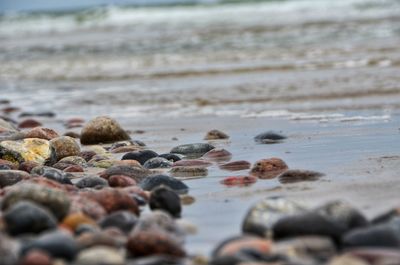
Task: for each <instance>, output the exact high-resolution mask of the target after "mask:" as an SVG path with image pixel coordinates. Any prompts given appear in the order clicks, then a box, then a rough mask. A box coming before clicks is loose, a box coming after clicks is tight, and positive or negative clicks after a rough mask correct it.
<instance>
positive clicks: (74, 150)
mask: <svg viewBox="0 0 400 265" xmlns="http://www.w3.org/2000/svg"><path fill="white" fill-rule="evenodd" d="M50 144H51V146H52V148H54V151H55V153H56V156H57V161H59V160H60V159H62V158H64V157H68V156H77V155H79V153H80V152H81V148H80V147H79V145H78V143H77V142H76V141H75V139H74V138H72V137H69V136H61V137H57V138H54V139H52V140H50Z"/></svg>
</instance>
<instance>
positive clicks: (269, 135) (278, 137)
mask: <svg viewBox="0 0 400 265" xmlns="http://www.w3.org/2000/svg"><path fill="white" fill-rule="evenodd" d="M285 139H286V136H284V135H282V134H279V133H277V132H274V131H268V132H264V133H260V134H258V135H257V136H255V137H254V141H256V142H257V143H262V144H274V143H280V142H282V141H283V140H285Z"/></svg>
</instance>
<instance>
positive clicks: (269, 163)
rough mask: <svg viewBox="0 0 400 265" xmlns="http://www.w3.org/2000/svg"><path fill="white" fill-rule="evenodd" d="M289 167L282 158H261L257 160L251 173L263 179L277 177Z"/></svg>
mask: <svg viewBox="0 0 400 265" xmlns="http://www.w3.org/2000/svg"><path fill="white" fill-rule="evenodd" d="M287 169H288V166H287V165H286V163H285V162H284V161H283V160H282V159H280V158H275V157H273V158H270V159H261V160H259V161H257V162H256V163H255V164H254V165H253V167H252V169H251V171H250V173H251V174H252V175H253V176H256V177H259V178H261V179H271V178H275V177H276V176H278V175H279V174H281V173H283V172H284V171H286V170H287Z"/></svg>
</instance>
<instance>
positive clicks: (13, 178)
mask: <svg viewBox="0 0 400 265" xmlns="http://www.w3.org/2000/svg"><path fill="white" fill-rule="evenodd" d="M28 178H30V175H29V174H28V173H26V172H25V171H21V170H0V188H4V187H6V186H12V185H14V184H15V183H18V182H20V181H21V180H24V179H28Z"/></svg>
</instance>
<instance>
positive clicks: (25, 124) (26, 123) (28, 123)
mask: <svg viewBox="0 0 400 265" xmlns="http://www.w3.org/2000/svg"><path fill="white" fill-rule="evenodd" d="M38 126H42V124H41V123H40V122H38V121H37V120H34V119H26V120H23V121H22V122H20V123H19V124H18V128H21V129H25V128H34V127H38Z"/></svg>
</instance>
